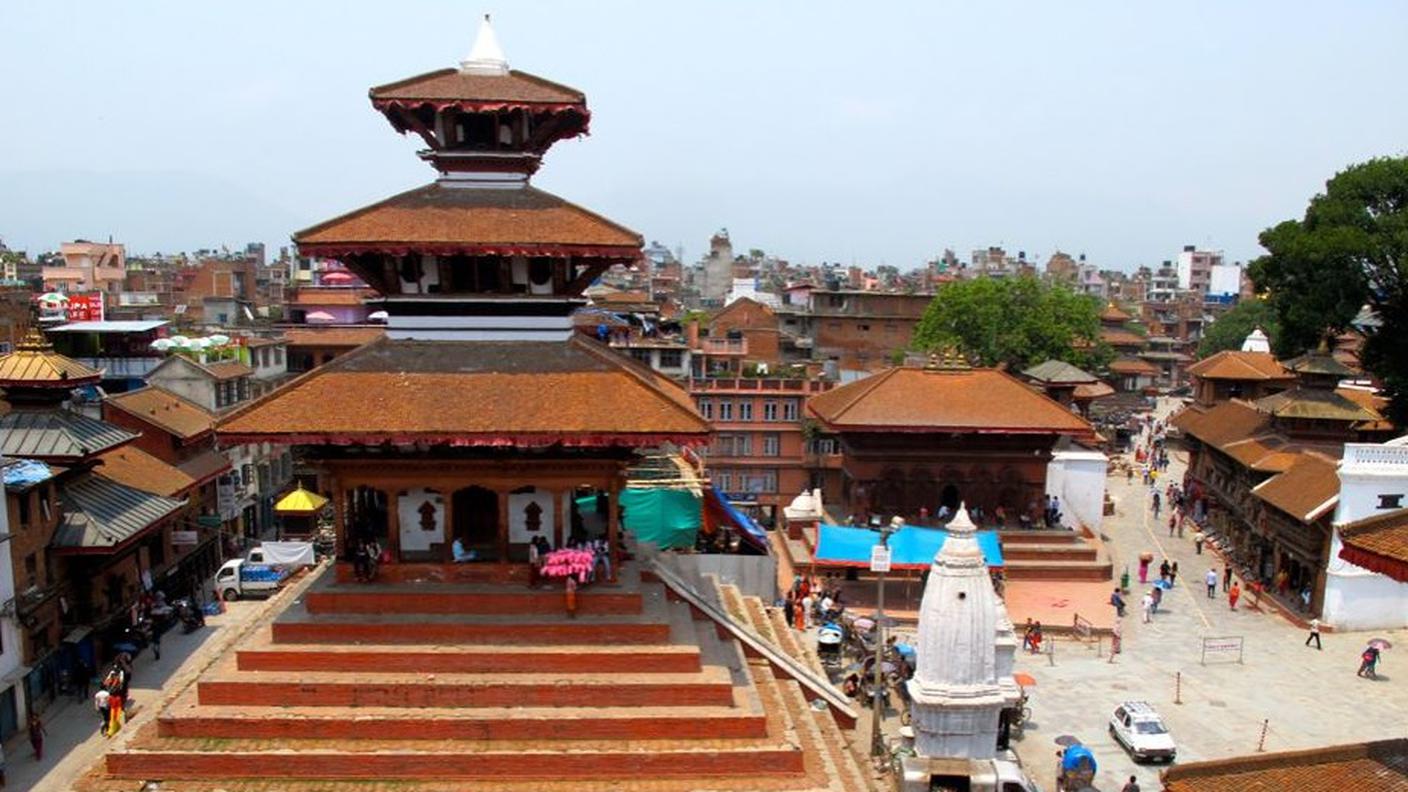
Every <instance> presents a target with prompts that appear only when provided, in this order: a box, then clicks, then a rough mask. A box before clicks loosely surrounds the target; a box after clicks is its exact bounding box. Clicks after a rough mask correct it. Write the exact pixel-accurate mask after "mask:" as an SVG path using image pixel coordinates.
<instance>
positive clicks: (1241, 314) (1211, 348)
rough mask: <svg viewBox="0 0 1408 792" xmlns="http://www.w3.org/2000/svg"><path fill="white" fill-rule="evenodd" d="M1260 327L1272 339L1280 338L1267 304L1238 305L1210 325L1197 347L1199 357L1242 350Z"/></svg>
mask: <svg viewBox="0 0 1408 792" xmlns="http://www.w3.org/2000/svg"><path fill="white" fill-rule="evenodd" d="M1258 327H1260V328H1261V331H1262V332H1263V333H1266V334H1267V335H1268V336H1270V337H1271V338H1279V337H1280V336H1281V327H1280V323H1279V322H1278V321H1277V320H1276V312H1275V311H1274V310H1272V308H1271V305H1270V304H1268V303H1267V302H1266V301H1265V300H1247V301H1245V302H1240V303H1237V305H1236V306H1235V307H1234V308H1232V310H1230V311H1228V312H1227V313H1225V314H1223V315H1222V316H1219V317H1218V318H1217V321H1216V322H1213V323H1212V324H1210V325H1208V329H1207V331H1206V332H1205V333H1203V340H1202V341H1201V342H1200V343H1199V344H1198V357H1208V356H1209V355H1216V354H1217V353H1218V352H1221V351H1222V350H1224V349H1241V348H1242V342H1243V341H1245V340H1247V336H1248V335H1250V334H1251V332H1252V330H1254V329H1256V328H1258Z"/></svg>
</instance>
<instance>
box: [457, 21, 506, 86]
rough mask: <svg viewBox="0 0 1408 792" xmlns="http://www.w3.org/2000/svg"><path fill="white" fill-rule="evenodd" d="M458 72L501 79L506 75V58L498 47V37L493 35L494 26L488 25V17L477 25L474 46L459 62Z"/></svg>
mask: <svg viewBox="0 0 1408 792" xmlns="http://www.w3.org/2000/svg"><path fill="white" fill-rule="evenodd" d="M460 71H461V72H463V73H464V74H478V75H483V76H487V77H502V76H504V75H506V74H508V57H507V56H506V55H504V49H503V47H501V46H499V37H498V36H496V35H494V26H493V25H491V24H489V15H488V14H485V15H484V21H483V22H482V23H481V24H480V25H479V33H478V35H476V36H475V37H474V46H473V47H471V48H470V50H469V54H468V55H466V56H465V58H464V60H462V61H460Z"/></svg>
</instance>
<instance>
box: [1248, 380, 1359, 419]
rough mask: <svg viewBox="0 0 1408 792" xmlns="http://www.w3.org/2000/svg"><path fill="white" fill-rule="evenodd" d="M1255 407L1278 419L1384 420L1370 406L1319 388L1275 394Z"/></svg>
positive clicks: (1296, 389)
mask: <svg viewBox="0 0 1408 792" xmlns="http://www.w3.org/2000/svg"><path fill="white" fill-rule="evenodd" d="M1256 407H1257V409H1258V410H1262V411H1264V412H1268V413H1271V414H1272V415H1275V416H1276V417H1278V418H1312V419H1316V420H1321V421H1351V422H1356V421H1369V422H1375V421H1380V420H1383V416H1382V415H1379V414H1378V413H1377V412H1375V411H1373V410H1371V409H1368V408H1367V407H1361V406H1360V405H1359V404H1358V403H1357V402H1356V401H1354V400H1352V399H1349V398H1346V397H1345V396H1342V395H1340V393H1339V392H1338V391H1331V390H1322V389H1320V388H1291V389H1290V390H1284V391H1281V392H1280V393H1273V394H1271V395H1270V396H1263V397H1262V398H1260V399H1257V401H1256Z"/></svg>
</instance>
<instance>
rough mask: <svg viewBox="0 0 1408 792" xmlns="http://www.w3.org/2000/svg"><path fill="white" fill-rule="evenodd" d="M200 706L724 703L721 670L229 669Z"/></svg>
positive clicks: (207, 681)
mask: <svg viewBox="0 0 1408 792" xmlns="http://www.w3.org/2000/svg"><path fill="white" fill-rule="evenodd" d="M197 692H198V696H199V701H200V703H201V704H207V705H225V706H266V707H435V708H439V707H459V708H483V707H611V706H616V707H650V706H656V707H692V706H716V707H726V706H731V705H732V704H733V702H734V698H733V687H732V684H731V682H730V680H729V678H728V674H727V672H726V671H725V670H724V669H719V668H717V667H705V669H704V670H703V671H701V672H699V673H697V674H649V675H643V676H641V677H639V678H634V679H623V678H622V677H621V676H619V675H613V674H590V673H584V674H574V675H548V676H544V675H535V676H531V677H525V676H523V675H519V674H445V675H425V674H369V675H365V676H351V675H348V674H338V673H335V672H330V673H325V672H305V673H281V672H253V673H243V672H233V673H227V674H223V675H212V676H211V677H207V678H204V679H202V680H201V681H200V682H198V683H197Z"/></svg>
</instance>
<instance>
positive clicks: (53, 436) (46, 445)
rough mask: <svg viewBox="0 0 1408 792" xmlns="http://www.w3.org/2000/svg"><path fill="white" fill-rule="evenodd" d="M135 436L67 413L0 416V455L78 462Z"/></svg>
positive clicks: (93, 420) (12, 412)
mask: <svg viewBox="0 0 1408 792" xmlns="http://www.w3.org/2000/svg"><path fill="white" fill-rule="evenodd" d="M136 437H137V435H135V434H133V433H131V432H128V431H127V430H125V429H119V428H118V427H116V426H113V425H112V424H110V423H105V422H103V421H98V420H95V419H93V418H89V417H87V416H86V415H79V414H78V413H73V412H68V411H67V410H23V409H21V410H14V411H11V412H10V413H8V414H6V415H5V416H3V417H0V454H4V455H5V456H14V457H30V458H33V459H41V460H45V461H50V460H77V459H82V458H84V457H86V456H90V455H92V454H96V453H98V452H100V451H105V450H107V449H109V448H114V447H116V446H119V445H122V444H123V443H126V442H128V441H129V440H133V439H135V438H136Z"/></svg>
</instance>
